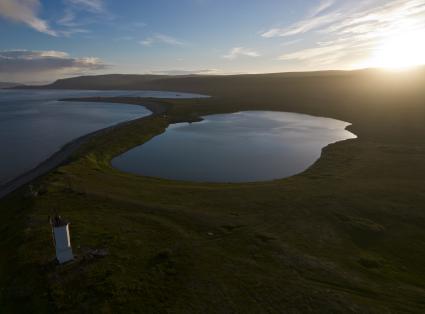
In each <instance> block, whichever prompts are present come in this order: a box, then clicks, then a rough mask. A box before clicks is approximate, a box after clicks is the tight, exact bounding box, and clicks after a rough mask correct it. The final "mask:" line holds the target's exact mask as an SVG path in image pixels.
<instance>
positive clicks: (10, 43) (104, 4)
mask: <svg viewBox="0 0 425 314" xmlns="http://www.w3.org/2000/svg"><path fill="white" fill-rule="evenodd" d="M418 64H425V0H386V1H385V0H367V1H364V0H297V1H289V0H0V81H16V82H24V83H38V82H43V83H44V82H49V81H53V80H55V79H57V78H62V77H70V76H76V75H87V74H104V73H136V74H145V73H148V74H176V75H179V74H189V73H190V74H233V73H269V72H287V71H312V70H325V69H346V70H350V69H357V68H365V67H388V68H403V67H408V66H414V65H418Z"/></svg>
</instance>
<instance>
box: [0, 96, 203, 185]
mask: <svg viewBox="0 0 425 314" xmlns="http://www.w3.org/2000/svg"><path fill="white" fill-rule="evenodd" d="M88 96H134V97H157V98H193V97H202V96H201V95H194V94H186V93H175V92H158V91H69V90H39V91H38V90H0V145H1V146H0V185H2V184H4V183H6V182H7V181H9V180H11V179H13V178H15V177H17V176H19V175H20V174H23V173H25V172H26V171H28V170H30V169H32V168H34V167H35V166H36V165H38V164H39V163H40V162H42V161H43V160H45V159H47V158H48V157H49V156H51V155H52V154H53V153H54V152H56V151H58V150H59V149H60V148H61V147H62V146H63V145H65V144H66V143H67V142H69V141H71V140H73V139H76V138H78V137H80V136H82V135H85V134H88V133H90V132H93V131H96V130H99V129H102V128H105V127H108V126H111V125H114V124H117V123H119V122H123V121H127V120H132V119H136V118H139V117H143V116H146V115H149V114H150V111H148V110H147V109H145V108H144V107H142V106H134V105H123V104H110V103H92V102H59V101H57V99H61V98H66V97H88Z"/></svg>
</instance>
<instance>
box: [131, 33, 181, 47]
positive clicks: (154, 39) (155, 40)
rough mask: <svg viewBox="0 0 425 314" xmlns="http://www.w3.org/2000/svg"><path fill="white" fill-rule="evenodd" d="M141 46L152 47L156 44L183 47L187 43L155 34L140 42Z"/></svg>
mask: <svg viewBox="0 0 425 314" xmlns="http://www.w3.org/2000/svg"><path fill="white" fill-rule="evenodd" d="M139 43H140V44H141V45H143V46H146V47H150V46H152V45H154V44H165V45H171V46H183V45H185V44H186V43H185V42H183V41H181V40H179V39H177V38H174V37H172V36H169V35H164V34H155V35H153V36H150V37H147V38H145V39H143V40H141V41H140V42H139Z"/></svg>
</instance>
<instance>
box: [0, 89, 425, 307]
mask: <svg viewBox="0 0 425 314" xmlns="http://www.w3.org/2000/svg"><path fill="white" fill-rule="evenodd" d="M344 86H345V85H344ZM349 88H351V89H349ZM368 88H369V87H368ZM346 89H347V90H348V91H350V92H349V93H347V94H346V101H344V100H341V99H342V98H338V97H337V96H336V94H340V93H342V91H341V90H338V89H336V90H335V91H334V92H333V93H332V94H326V93H325V94H323V95H322V97H321V98H316V99H315V98H314V97H313V96H312V95H311V94H310V96H305V95H304V94H305V93H304V92H303V93H300V94H299V96H300V98H299V102H296V101H295V100H296V99H293V101H292V102H289V101H288V100H287V99H286V97H284V96H282V97H280V96H278V94H279V93H280V92H279V90H278V89H277V90H275V94H273V95H274V96H273V95H269V96H265V95H264V94H263V93H261V92H260V91H259V90H257V93H258V94H255V90H250V91H248V92H247V93H248V94H250V95H251V97H248V96H247V95H242V94H240V93H239V91H238V90H236V91H234V92H233V93H232V92H231V91H228V90H226V92H225V91H221V90H217V91H216V92H215V94H214V93H211V94H213V96H214V97H212V98H211V99H205V100H167V101H165V102H166V103H167V104H168V105H169V106H170V110H169V112H167V114H166V115H159V116H154V117H147V118H144V119H142V120H138V121H135V122H133V123H130V124H127V125H124V126H122V127H120V128H118V129H114V130H112V131H109V132H107V133H105V134H101V135H99V136H97V137H95V138H93V139H92V140H90V142H89V143H87V144H85V145H84V146H83V147H81V149H80V150H79V151H78V152H77V153H76V154H75V155H74V156H73V158H72V160H71V162H70V163H68V164H67V165H64V166H62V167H60V168H58V169H57V170H56V171H53V172H52V173H50V174H49V175H47V176H45V177H43V178H40V179H39V180H38V181H37V182H36V183H35V186H36V188H37V189H41V190H42V191H43V193H42V194H41V195H40V196H38V197H35V198H24V197H23V194H24V192H25V188H23V189H21V190H20V191H17V192H16V193H14V194H12V195H11V196H9V197H8V198H6V199H4V200H2V201H1V202H0V208H1V214H0V215H1V216H0V221H1V222H0V235H1V238H0V249H1V252H2V253H1V254H2V258H1V261H0V284H1V287H2V288H1V290H0V304H1V305H2V309H6V312H7V311H9V312H13V313H14V312H22V313H28V312H33V313H36V312H40V313H44V312H48V311H51V312H65V313H67V312H70V313H73V312H75V313H81V312H96V313H99V312H100V313H120V312H123V313H131V312H141V313H201V312H203V313H282V312H288V313H298V312H301V313H306V312H323V313H338V312H344V313H346V312H355V313H359V312H362V313H363V312H375V313H383V312H393V313H400V312H418V313H420V312H423V311H425V301H424V300H425V267H424V266H423V265H425V228H424V227H425V207H424V206H425V184H424V181H425V179H424V178H425V163H424V160H425V145H424V144H423V136H424V134H425V132H424V130H425V126H423V116H422V117H421V115H420V114H421V113H422V112H423V110H424V106H425V103H424V102H423V100H424V99H425V97H423V95H424V94H423V91H422V90H421V89H420V88H417V89H412V87H411V86H409V87H405V88H401V87H400V90H398V91H397V93H396V92H394V91H391V92H389V93H392V95H391V97H390V96H388V95H387V94H388V92H387V93H385V92H384V91H385V89H384V88H382V89H380V90H379V89H376V92H377V93H378V94H377V95H376V94H374V95H372V94H370V95H368V94H367V93H366V92H363V93H360V92H359V91H358V89H357V88H354V87H352V86H350V87H346ZM306 94H308V93H306ZM354 95H357V96H356V97H357V98H356V99H357V100H358V102H357V106H355V107H353V106H352V104H353V103H356V101H355V98H354ZM406 95H408V96H409V97H408V98H406V99H408V101H404V102H400V99H402V97H406ZM309 97H313V98H312V99H311V101H310V100H309ZM313 100H315V101H314V102H313ZM337 100H338V101H337ZM339 100H341V102H339ZM110 101H115V102H127V103H143V100H142V99H110ZM162 102H164V101H162ZM384 102H385V103H384ZM373 104H375V106H373ZM295 105H297V106H295ZM253 109H259V110H266V109H267V110H282V111H286V110H288V111H298V112H303V113H310V114H320V115H325V116H330V117H336V118H340V119H343V120H346V121H350V122H352V123H353V126H352V127H351V128H350V129H351V130H352V131H353V132H354V133H356V134H358V135H359V138H358V139H355V140H349V141H344V142H340V143H337V144H333V145H330V146H328V147H327V148H325V149H324V151H323V154H322V157H321V158H320V159H319V160H318V162H316V163H315V164H314V165H313V166H312V167H311V168H310V169H308V170H307V171H306V172H304V173H302V174H300V175H297V176H294V177H291V178H287V179H283V180H276V181H271V182H263V183H247V184H199V183H190V182H177V181H169V180H162V179H156V178H147V177H142V176H136V175H131V174H126V173H122V172H119V171H118V170H116V169H113V168H112V167H111V166H110V160H111V158H113V156H116V155H118V154H120V153H122V152H124V151H126V150H128V149H129V148H131V147H134V146H136V145H139V144H141V143H143V142H145V141H147V140H149V139H150V138H152V137H153V136H155V135H157V134H160V133H161V132H163V131H164V130H165V128H166V127H167V125H168V124H169V123H171V122H176V121H186V120H196V119H199V116H202V115H206V114H210V113H219V112H233V111H238V110H253ZM376 117H380V119H376ZM421 121H422V122H421ZM53 209H57V210H58V211H59V213H60V214H61V215H62V216H64V217H66V218H67V219H69V220H70V221H71V240H72V245H73V249H74V252H75V254H76V255H77V257H78V258H77V261H76V262H75V263H71V264H68V265H64V266H55V265H54V263H53V258H54V250H53V247H52V245H51V233H50V232H51V231H50V228H49V224H48V222H47V216H48V215H49V214H51V212H50V211H51V210H53ZM93 249H105V250H107V252H108V255H107V256H105V257H96V258H89V257H88V256H89V255H90V254H89V253H90V250H93Z"/></svg>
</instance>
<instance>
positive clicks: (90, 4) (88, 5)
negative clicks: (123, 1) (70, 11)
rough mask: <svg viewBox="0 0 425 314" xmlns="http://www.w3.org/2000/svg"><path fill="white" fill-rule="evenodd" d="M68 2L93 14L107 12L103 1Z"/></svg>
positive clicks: (75, 0) (82, 0) (74, 0)
mask: <svg viewBox="0 0 425 314" xmlns="http://www.w3.org/2000/svg"><path fill="white" fill-rule="evenodd" d="M67 2H68V3H69V4H70V5H72V6H74V7H77V8H80V9H83V10H86V11H90V12H93V13H101V12H104V11H105V3H104V2H103V0H67Z"/></svg>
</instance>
